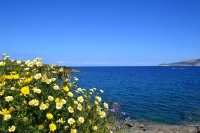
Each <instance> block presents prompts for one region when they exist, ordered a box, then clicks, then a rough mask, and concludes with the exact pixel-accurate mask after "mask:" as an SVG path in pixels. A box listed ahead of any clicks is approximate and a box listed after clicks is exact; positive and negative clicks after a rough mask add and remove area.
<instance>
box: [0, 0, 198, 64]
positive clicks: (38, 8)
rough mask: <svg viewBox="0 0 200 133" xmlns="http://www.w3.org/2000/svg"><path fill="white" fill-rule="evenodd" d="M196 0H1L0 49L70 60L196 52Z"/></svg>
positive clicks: (18, 55)
mask: <svg viewBox="0 0 200 133" xmlns="http://www.w3.org/2000/svg"><path fill="white" fill-rule="evenodd" d="M199 51H200V1H199V0H1V1H0V53H7V54H8V55H10V56H11V58H12V59H20V60H27V59H33V58H35V57H42V58H43V59H44V62H45V63H50V64H55V63H57V64H59V65H68V66H132V65H133V66H135V65H136V66H138V65H139V66H140V65H145V66H146V65H157V64H159V63H166V62H174V61H180V60H187V59H194V58H200V52H199Z"/></svg>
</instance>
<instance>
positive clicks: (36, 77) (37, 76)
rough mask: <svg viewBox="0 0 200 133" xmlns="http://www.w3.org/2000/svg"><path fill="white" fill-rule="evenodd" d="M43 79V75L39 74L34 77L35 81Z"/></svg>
mask: <svg viewBox="0 0 200 133" xmlns="http://www.w3.org/2000/svg"><path fill="white" fill-rule="evenodd" d="M41 77H42V75H41V73H38V74H36V75H35V76H34V78H35V79H40V78H41Z"/></svg>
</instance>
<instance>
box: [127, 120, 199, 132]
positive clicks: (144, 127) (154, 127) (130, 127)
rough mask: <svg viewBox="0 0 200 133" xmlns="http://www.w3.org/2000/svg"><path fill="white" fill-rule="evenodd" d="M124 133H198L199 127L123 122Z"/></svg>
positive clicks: (132, 121) (133, 121)
mask: <svg viewBox="0 0 200 133" xmlns="http://www.w3.org/2000/svg"><path fill="white" fill-rule="evenodd" d="M124 123H125V125H126V126H127V127H126V128H125V129H124V133H200V125H167V124H160V123H156V122H149V121H136V120H125V121H124Z"/></svg>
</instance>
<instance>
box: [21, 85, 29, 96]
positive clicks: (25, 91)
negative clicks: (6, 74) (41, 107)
mask: <svg viewBox="0 0 200 133" xmlns="http://www.w3.org/2000/svg"><path fill="white" fill-rule="evenodd" d="M21 92H22V94H24V95H28V94H30V90H29V86H25V87H23V88H21Z"/></svg>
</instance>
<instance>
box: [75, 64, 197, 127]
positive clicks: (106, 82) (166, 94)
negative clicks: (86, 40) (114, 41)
mask: <svg viewBox="0 0 200 133" xmlns="http://www.w3.org/2000/svg"><path fill="white" fill-rule="evenodd" d="M75 69H77V70H80V71H81V73H79V74H74V75H73V76H77V77H78V78H79V83H78V85H79V87H82V88H93V87H96V88H98V89H103V90H104V91H105V93H104V98H105V99H109V100H112V101H117V102H120V105H121V111H123V112H126V114H127V116H130V117H131V118H132V119H139V120H151V121H156V122H162V123H168V124H196V123H200V67H77V68H75Z"/></svg>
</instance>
